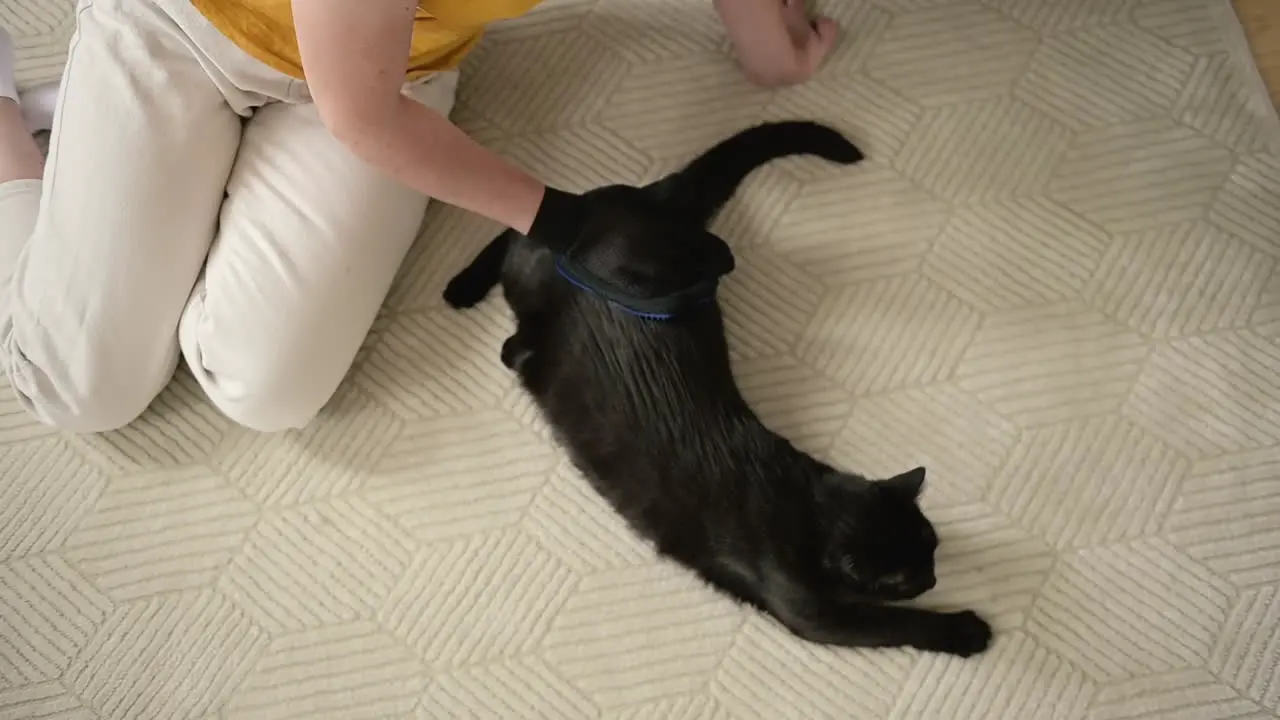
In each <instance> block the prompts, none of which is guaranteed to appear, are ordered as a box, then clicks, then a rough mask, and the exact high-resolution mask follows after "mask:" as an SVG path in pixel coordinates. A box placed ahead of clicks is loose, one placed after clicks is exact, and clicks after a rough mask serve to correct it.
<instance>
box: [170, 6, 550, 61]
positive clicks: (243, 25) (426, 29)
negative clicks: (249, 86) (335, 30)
mask: <svg viewBox="0 0 1280 720" xmlns="http://www.w3.org/2000/svg"><path fill="white" fill-rule="evenodd" d="M361 1H362V0H351V2H361ZM541 1H542V0H422V2H420V3H418V13H417V18H416V19H415V20H414V29H413V43H412V45H411V48H410V52H409V57H408V66H407V67H406V72H407V77H408V79H413V78H416V77H420V76H422V75H424V74H426V73H429V72H437V71H441V70H452V69H454V68H456V67H457V66H458V65H459V63H461V62H462V59H463V58H464V57H466V55H467V53H468V52H470V51H471V49H472V48H474V47H475V46H476V43H478V42H480V36H481V35H482V34H483V32H484V26H485V25H487V24H489V23H491V22H494V21H496V20H505V19H507V18H513V17H517V16H519V15H523V14H524V13H526V12H528V11H530V10H532V9H533V7H534V6H535V5H537V4H538V3H539V2H541ZM192 5H194V6H195V7H196V9H197V10H199V11H200V12H201V14H203V15H204V16H205V17H206V18H208V20H209V22H210V23H211V24H213V26H214V27H216V28H217V29H218V30H219V31H221V32H222V34H223V35H226V36H227V37H229V38H231V40H232V41H233V42H235V43H236V44H237V45H239V46H240V47H241V48H243V49H244V50H245V52H247V53H249V54H250V55H252V56H253V57H255V58H257V59H258V60H261V61H262V62H264V63H266V64H267V65H270V66H271V67H273V68H275V69H276V70H279V71H280V72H282V73H285V74H286V75H290V76H292V77H295V78H298V79H302V77H303V73H302V57H301V55H300V53H299V52H298V39H297V36H296V34H295V33H294V29H293V10H292V8H291V6H290V0H192Z"/></svg>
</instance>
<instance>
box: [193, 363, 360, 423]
mask: <svg viewBox="0 0 1280 720" xmlns="http://www.w3.org/2000/svg"><path fill="white" fill-rule="evenodd" d="M212 342H215V343H216V340H214V341H212ZM209 349H210V341H205V342H204V343H201V344H198V345H197V344H192V345H189V344H187V343H185V342H184V343H183V350H184V353H185V354H186V357H187V364H188V365H189V366H190V367H191V371H192V373H193V374H194V375H195V377H196V380H197V381H198V382H199V383H200V385H201V387H203V389H204V391H205V394H206V395H207V396H208V397H209V400H210V401H211V402H212V403H213V405H214V407H216V408H217V409H218V411H219V412H221V413H222V414H223V415H224V416H226V417H227V418H229V419H230V420H232V421H233V422H235V423H236V424H238V425H240V426H242V427H245V428H248V429H250V430H254V431H257V432H266V433H275V432H284V431H288V430H299V429H302V428H304V427H306V426H307V425H308V424H310V423H311V421H312V420H314V419H315V417H316V416H317V415H319V414H320V410H321V409H323V408H324V406H325V404H326V403H327V402H328V401H329V398H330V397H332V396H333V393H334V391H335V390H336V389H337V384H338V382H340V378H339V380H337V381H333V382H323V381H321V380H319V379H317V378H316V377H315V376H314V375H313V374H311V373H308V372H307V367H308V363H307V360H306V359H305V358H299V357H298V354H297V353H291V352H288V351H287V350H286V351H284V352H280V351H279V350H280V349H279V348H275V349H273V350H274V351H273V352H254V351H253V350H252V349H250V348H241V349H240V350H239V351H238V352H237V353H236V362H235V364H234V366H232V367H218V365H217V364H216V363H211V362H209V359H210V358H209V357H208V355H207V353H206V351H207V350H209ZM212 349H214V350H215V352H214V353H213V357H215V358H216V357H219V353H217V352H216V350H217V348H216V346H214V348H212Z"/></svg>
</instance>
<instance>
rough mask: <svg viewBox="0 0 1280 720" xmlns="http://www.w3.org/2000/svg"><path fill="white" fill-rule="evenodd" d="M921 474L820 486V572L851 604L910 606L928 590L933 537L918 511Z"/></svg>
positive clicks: (836, 478)
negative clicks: (877, 602)
mask: <svg viewBox="0 0 1280 720" xmlns="http://www.w3.org/2000/svg"><path fill="white" fill-rule="evenodd" d="M924 477H925V469H924V468H922V467H921V468H916V469H914V470H909V471H907V472H905V473H902V474H901V475H898V476H896V477H892V478H889V479H887V480H880V481H875V482H873V481H868V480H866V479H864V478H860V477H857V476H850V475H844V474H839V473H833V474H831V475H828V476H826V477H824V478H823V480H822V481H820V486H819V488H818V501H819V516H820V517H821V519H822V520H821V526H822V527H821V531H822V535H823V557H822V567H823V572H824V574H825V575H826V577H827V579H828V581H829V582H830V583H831V584H832V586H833V589H834V590H835V591H836V592H838V593H840V594H841V595H844V596H846V597H849V598H851V599H855V598H859V599H872V600H880V601H888V602H892V601H896V600H909V599H911V598H914V597H917V596H919V595H920V594H922V593H924V592H926V591H928V590H930V589H931V588H932V587H933V586H934V583H935V582H936V578H935V576H934V551H935V550H936V549H937V547H938V535H937V533H936V532H935V531H934V528H933V524H932V523H930V522H929V519H928V518H926V517H925V516H924V513H923V512H921V510H920V506H919V502H918V501H919V497H920V491H921V489H922V488H923V487H924Z"/></svg>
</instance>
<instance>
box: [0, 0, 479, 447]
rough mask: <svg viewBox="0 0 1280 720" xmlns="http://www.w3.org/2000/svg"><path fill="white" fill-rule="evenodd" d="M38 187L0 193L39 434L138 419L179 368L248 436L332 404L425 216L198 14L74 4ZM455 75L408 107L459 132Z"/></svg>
mask: <svg viewBox="0 0 1280 720" xmlns="http://www.w3.org/2000/svg"><path fill="white" fill-rule="evenodd" d="M78 20H79V22H78V27H77V31H76V35H75V38H74V39H73V41H72V45H71V54H70V58H69V61H68V64H67V68H66V74H65V76H64V80H63V89H62V96H61V99H60V101H59V109H58V114H57V117H56V119H55V126H54V130H53V136H52V144H51V147H50V155H49V161H48V165H47V169H46V173H45V177H44V180H43V182H37V181H20V182H13V183H7V184H3V185H0V361H3V363H4V364H5V368H6V370H7V372H8V374H9V377H10V379H11V381H12V383H13V386H14V388H15V389H16V391H17V393H18V395H19V396H20V398H21V399H22V402H23V403H24V404H25V405H26V407H27V408H28V409H29V410H30V411H31V412H32V413H33V414H34V415H35V416H36V417H37V418H39V419H40V420H41V421H43V422H45V423H48V424H51V425H55V426H58V427H61V428H65V429H69V430H73V431H80V432H97V431H104V430H108V429H112V428H118V427H120V426H123V425H126V424H128V423H130V422H131V421H133V420H134V419H135V418H136V417H137V416H138V415H140V414H141V413H142V411H143V410H145V409H146V407H147V406H148V405H149V404H150V403H151V401H152V400H153V399H154V398H155V396H156V395H157V394H158V393H159V392H160V391H161V389H163V388H164V386H165V385H166V384H167V383H168V381H169V379H170V378H171V376H172V374H173V371H174V369H175V368H176V365H177V362H178V358H179V355H181V356H183V357H185V359H186V362H187V363H188V365H189V366H190V367H191V370H192V371H193V372H194V374H195V376H196V378H197V379H198V380H199V382H200V384H201V385H202V386H203V387H204V389H205V391H206V392H207V393H208V395H209V397H210V398H211V399H212V401H213V402H214V404H216V405H217V407H218V408H219V409H221V411H222V412H224V413H225V414H226V415H227V416H228V417H230V418H231V419H233V420H235V421H236V422H238V423H240V424H242V425H245V426H247V427H249V428H253V429H257V430H263V431H274V430H281V429H288V428H297V427H301V426H303V425H305V424H306V423H307V422H309V421H310V420H311V419H312V418H313V417H314V416H315V415H316V414H317V413H318V412H319V410H320V409H321V408H322V407H323V406H324V404H325V403H326V402H327V401H328V400H329V398H330V397H331V396H332V395H333V392H334V391H335V390H336V388H337V386H338V384H339V383H340V382H341V380H342V378H343V376H344V374H345V373H346V371H347V369H348V368H349V367H350V364H351V362H352V361H353V359H354V357H355V354H356V352H357V350H358V349H359V347H360V344H361V343H362V342H363V339H364V337H365V336H366V334H367V333H368V330H369V328H370V326H371V325H372V323H373V320H374V317H375V315H376V313H377V311H378V308H379V306H380V305H381V303H382V301H383V300H384V299H385V296H386V294H387V291H388V289H389V287H390V285H391V281H392V279H393V276H394V275H395V273H396V271H397V268H398V267H399V265H400V263H401V261H402V260H403V258H404V256H405V253H406V252H407V251H408V249H409V246H410V245H411V244H412V242H413V240H414V238H415V236H416V234H417V232H418V229H419V226H420V224H421V222H422V217H423V212H424V210H425V208H426V205H427V199H426V198H425V197H423V196H422V195H420V194H418V193H416V192H414V191H412V190H410V189H408V188H406V187H405V186H403V185H400V184H398V183H397V182H395V181H393V180H391V179H390V178H388V177H386V176H383V175H381V174H379V173H378V172H376V171H375V170H373V169H372V168H371V167H369V166H367V165H365V164H363V163H362V162H361V161H360V160H359V159H357V158H356V157H355V156H353V155H351V154H350V153H349V152H348V151H347V150H346V149H345V148H344V147H343V146H341V145H339V144H338V142H337V141H336V140H334V139H333V138H332V137H331V136H330V134H329V133H328V132H327V131H326V129H325V128H324V126H323V125H322V124H321V122H320V119H319V116H318V114H317V112H316V108H315V106H314V105H312V104H311V103H310V102H309V97H308V93H307V90H306V87H305V85H304V84H303V83H300V82H298V81H295V80H292V79H291V78H289V77H287V76H285V75H282V74H280V73H277V72H275V71H274V70H272V69H270V68H268V67H266V66H265V65H263V64H261V63H259V62H257V61H255V60H253V59H252V58H251V57H249V56H248V55H247V54H245V53H244V52H242V51H241V50H240V49H239V48H237V47H236V46H235V45H234V44H233V43H231V42H230V41H229V40H227V38H226V37H224V36H223V35H221V34H220V33H218V32H217V30H215V29H214V28H213V27H212V26H210V25H209V24H208V23H207V22H206V21H205V20H204V18H203V17H202V16H200V15H199V14H198V13H197V12H196V11H194V10H193V9H192V8H191V6H190V5H189V3H188V2H187V0H82V1H81V4H80V9H79V18H78ZM456 83H457V73H442V74H439V75H436V76H435V77H433V78H432V79H431V80H429V81H427V82H422V83H418V84H416V85H414V86H411V87H407V88H406V90H405V92H406V93H407V94H409V95H411V96H412V97H414V98H415V99H416V100H418V101H419V102H421V103H423V104H424V105H427V106H429V107H432V108H434V109H436V110H438V111H440V112H442V113H444V114H446V115H447V114H448V113H449V112H450V111H451V109H452V106H453V100H454V90H455V87H456Z"/></svg>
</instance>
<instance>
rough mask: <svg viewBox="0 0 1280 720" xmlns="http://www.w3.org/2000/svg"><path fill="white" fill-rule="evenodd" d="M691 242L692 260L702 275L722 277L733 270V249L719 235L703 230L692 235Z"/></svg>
mask: <svg viewBox="0 0 1280 720" xmlns="http://www.w3.org/2000/svg"><path fill="white" fill-rule="evenodd" d="M693 242H694V245H693V248H694V253H695V256H694V262H695V263H696V265H697V266H698V270H699V271H700V273H701V274H702V275H703V276H704V277H708V278H713V277H722V276H724V275H728V274H729V273H731V272H733V269H734V267H735V262H734V258H733V250H732V248H730V247H729V243H726V242H725V241H724V240H723V239H722V238H721V237H720V236H719V235H716V234H715V233H713V232H710V231H703V232H700V233H696V234H695V235H694V239H693Z"/></svg>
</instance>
